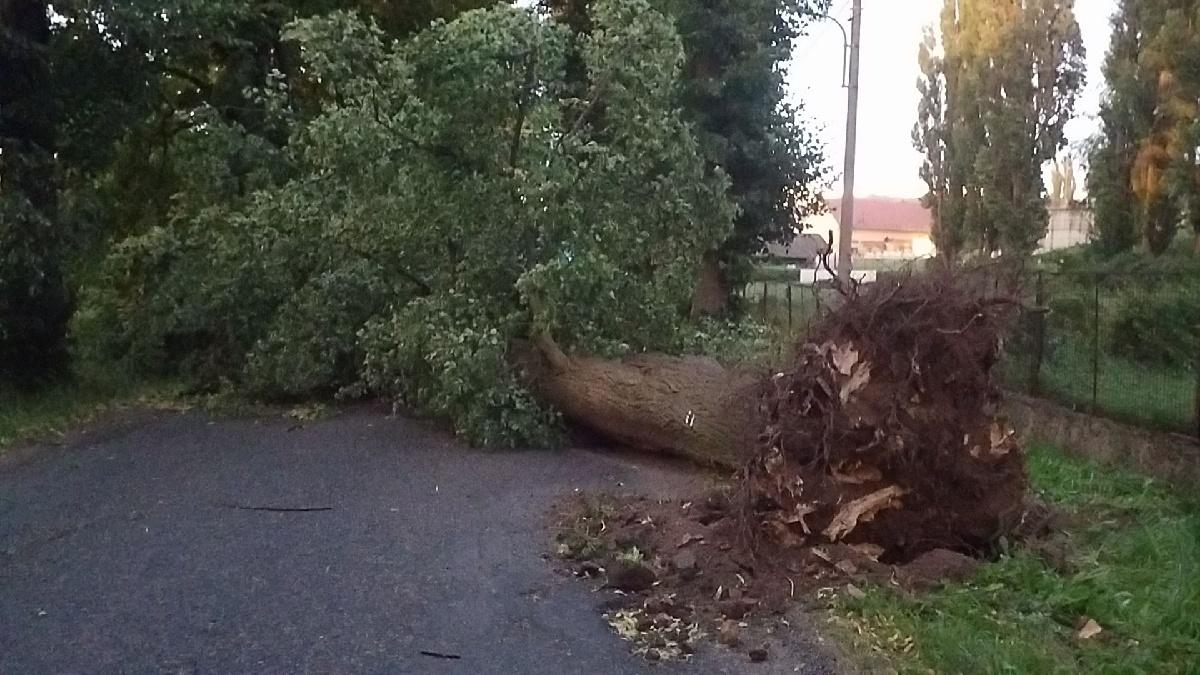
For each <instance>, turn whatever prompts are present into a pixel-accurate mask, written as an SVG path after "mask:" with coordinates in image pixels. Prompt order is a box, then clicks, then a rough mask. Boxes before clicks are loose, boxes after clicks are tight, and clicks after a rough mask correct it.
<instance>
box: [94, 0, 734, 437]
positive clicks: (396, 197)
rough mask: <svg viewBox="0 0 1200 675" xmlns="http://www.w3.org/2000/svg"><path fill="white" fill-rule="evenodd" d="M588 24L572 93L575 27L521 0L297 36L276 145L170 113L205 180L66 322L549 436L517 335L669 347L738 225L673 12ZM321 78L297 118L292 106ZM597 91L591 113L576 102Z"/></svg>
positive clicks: (616, 0) (596, 12)
mask: <svg viewBox="0 0 1200 675" xmlns="http://www.w3.org/2000/svg"><path fill="white" fill-rule="evenodd" d="M592 20H593V22H594V25H595V27H596V30H594V31H593V32H592V34H591V35H589V36H587V37H585V38H584V39H583V42H582V45H581V49H580V51H579V55H580V59H581V61H580V63H581V64H582V66H583V68H584V69H585V72H586V75H587V83H588V86H587V91H590V92H593V95H594V96H595V97H596V98H594V99H593V100H591V101H584V102H582V103H581V102H580V101H578V100H576V98H575V97H573V96H572V95H571V93H572V89H571V83H570V82H569V78H568V76H567V70H568V55H569V53H570V51H571V50H570V40H571V37H570V34H569V31H568V30H567V29H565V28H563V27H561V26H558V25H555V24H552V23H547V22H545V21H543V20H541V19H539V18H538V17H537V16H536V15H535V14H534V13H532V12H530V11H527V10H522V9H513V8H507V7H496V8H492V9H488V10H476V11H471V12H467V13H465V14H463V15H461V16H460V17H459V18H457V19H455V20H453V21H450V22H439V23H436V24H435V25H434V26H433V27H432V28H430V29H429V30H427V31H424V32H421V33H419V34H417V35H415V36H414V37H412V38H411V39H409V40H404V41H396V40H392V39H390V38H389V37H388V36H387V35H386V34H385V33H384V32H383V31H382V30H381V29H380V28H378V27H377V24H375V23H374V22H371V21H367V22H364V21H362V20H361V19H360V18H358V17H357V16H355V15H353V14H349V13H345V12H339V13H333V14H330V15H327V16H322V17H315V18H309V19H303V20H300V21H298V22H295V23H293V24H291V25H290V26H289V27H288V28H287V29H286V30H285V31H284V32H283V33H282V37H283V38H284V40H285V41H286V42H287V43H288V44H291V45H294V47H295V50H296V53H297V54H298V56H299V58H301V59H302V60H303V61H302V62H303V63H304V64H305V67H304V73H305V78H304V80H303V81H296V82H293V81H286V82H282V83H280V84H279V87H278V88H277V90H275V93H269V92H267V93H265V94H264V98H265V99H270V100H273V101H275V102H276V104H278V105H271V106H265V107H267V108H270V109H273V110H277V111H278V114H274V115H273V117H274V118H276V119H280V120H285V121H286V123H287V125H288V129H289V133H288V138H287V142H286V144H285V145H283V146H277V145H274V144H272V143H270V142H268V141H266V140H264V139H263V138H262V137H260V136H257V135H256V134H254V133H251V132H250V130H249V129H248V128H247V126H246V125H245V124H243V123H242V122H240V121H238V120H231V119H229V118H228V116H226V115H223V114H221V111H220V110H218V109H215V108H214V107H213V106H211V105H202V106H200V107H198V108H196V109H194V110H190V111H188V112H187V113H186V115H185V116H186V118H187V119H188V121H189V125H188V127H187V129H186V130H184V131H181V132H180V143H181V145H182V149H181V151H180V158H179V159H178V160H176V161H178V162H186V164H184V165H183V167H186V171H182V172H181V173H182V174H186V175H190V176H194V177H195V180H196V183H197V185H196V186H194V187H193V188H191V189H189V190H188V191H187V194H188V195H190V196H189V197H188V198H187V199H180V200H176V202H175V203H174V204H173V207H172V209H171V212H170V214H169V218H168V220H167V221H166V222H165V223H164V224H162V225H155V226H153V227H150V228H149V229H147V230H146V231H145V232H144V233H143V234H140V235H136V236H133V237H130V238H128V239H126V240H125V241H123V242H122V243H121V244H120V245H119V246H118V247H117V249H116V250H115V252H114V253H113V255H111V256H110V257H109V259H108V260H107V261H106V263H105V265H104V272H103V283H102V284H100V285H99V287H98V289H99V290H97V291H96V292H95V293H93V294H92V295H91V296H90V297H89V298H88V302H87V305H86V308H85V311H84V313H83V315H82V316H81V321H80V323H81V330H82V331H84V332H88V331H91V332H92V333H94V334H104V335H108V336H110V337H111V339H110V340H109V341H108V348H109V349H110V350H112V352H113V353H117V354H125V355H127V356H128V357H130V358H131V360H132V361H133V362H135V363H142V364H147V365H155V364H157V365H158V366H159V367H162V368H168V369H170V368H175V367H178V368H182V369H183V370H184V371H185V372H186V373H188V374H189V375H190V376H191V377H192V378H193V380H194V381H196V382H197V383H199V384H202V385H207V386H220V385H221V384H222V383H224V382H228V383H233V384H236V385H239V386H244V387H250V388H253V389H255V390H257V391H258V392H260V393H262V394H264V395H267V396H275V397H279V396H302V395H307V394H310V393H313V392H321V391H334V390H339V389H340V390H343V391H345V392H347V393H359V392H371V393H376V394H383V395H388V396H393V397H395V398H396V399H397V400H398V401H399V402H401V403H403V404H404V405H407V406H411V407H413V408H416V409H419V410H421V411H424V412H427V413H431V414H434V415H437V416H440V417H443V418H448V419H453V420H454V423H455V426H456V428H457V429H458V430H459V431H460V432H461V433H462V434H463V435H464V436H466V437H467V438H469V439H470V440H472V441H475V442H479V443H485V444H518V443H539V442H546V441H547V440H548V434H549V433H551V431H552V430H553V420H554V416H553V414H552V413H551V412H550V411H548V410H547V409H545V408H543V407H542V406H541V405H539V404H538V403H536V402H535V401H534V400H533V398H532V397H531V395H530V394H529V393H528V392H526V391H525V389H524V388H523V387H522V386H521V385H520V383H519V381H518V378H517V374H516V372H515V371H514V370H513V368H512V366H511V365H510V361H509V359H508V352H509V349H510V348H511V345H512V344H513V343H514V341H516V340H521V339H535V340H537V339H547V338H550V337H552V339H554V340H555V341H557V343H558V344H560V345H562V346H563V347H564V348H566V349H568V350H570V349H579V350H585V351H588V352H591V353H598V354H617V353H624V352H636V351H641V350H646V349H679V348H681V347H683V346H684V345H685V336H684V333H683V332H681V331H680V327H681V321H680V319H681V316H682V310H683V308H684V307H685V306H686V304H687V301H688V298H689V297H690V293H691V287H692V281H693V275H694V269H695V264H696V261H697V260H698V259H699V257H700V255H701V254H702V252H703V251H705V250H708V249H711V248H712V247H714V246H715V245H717V244H718V243H719V242H721V241H723V240H724V239H725V238H726V237H727V236H728V234H729V231H730V227H731V221H732V218H733V213H734V209H733V206H732V205H731V204H730V202H729V201H728V199H727V198H726V192H727V184H728V181H727V179H725V177H724V176H723V175H722V174H721V173H720V172H719V171H716V172H712V171H708V170H706V166H705V163H704V161H703V159H702V153H701V150H700V148H699V145H698V143H697V141H696V139H695V138H694V136H693V134H692V132H691V130H690V127H689V126H688V125H687V124H686V122H685V121H684V119H683V118H682V116H681V115H680V113H679V111H678V109H677V108H676V106H675V102H676V97H677V95H676V83H677V81H678V77H679V73H680V70H681V68H682V67H683V64H684V56H683V50H682V48H681V46H680V42H679V38H678V36H677V35H676V33H675V31H674V29H673V28H672V26H671V23H670V22H669V21H668V20H666V19H665V18H664V17H663V16H662V15H661V14H659V13H657V12H655V11H653V10H651V9H650V8H649V7H648V6H647V5H646V4H645V2H644V1H643V0H603V1H601V2H597V3H596V5H595V6H594V8H593V11H592ZM313 87H316V88H318V89H319V90H320V95H319V96H316V97H315V99H314V100H315V101H316V102H317V105H318V110H317V111H316V112H315V113H314V114H310V115H304V114H300V112H302V111H299V110H298V109H297V104H296V103H295V101H294V97H293V96H292V94H294V93H295V91H296V90H297V88H308V90H309V91H312V88H313ZM600 97H602V100H603V105H604V124H603V125H602V126H594V125H591V124H587V123H584V122H580V121H579V118H578V117H576V118H575V119H574V120H573V119H572V117H571V116H570V115H569V114H568V113H569V111H570V110H573V109H577V108H578V107H579V106H580V105H581V104H582V105H583V106H585V107H587V106H589V105H593V104H599V102H600ZM235 159H236V161H234V160H235ZM183 167H181V168H183ZM238 167H253V168H254V170H253V171H250V172H246V171H243V170H240V169H239V168H238ZM237 176H240V177H241V178H240V179H237V180H235V178H236V177H237ZM204 185H207V186H211V187H210V188H209V190H210V191H209V192H205V190H204V188H203V187H202V186H204Z"/></svg>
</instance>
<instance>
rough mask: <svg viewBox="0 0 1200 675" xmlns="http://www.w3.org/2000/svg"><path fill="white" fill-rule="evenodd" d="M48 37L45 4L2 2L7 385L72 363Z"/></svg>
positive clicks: (1, 316)
mask: <svg viewBox="0 0 1200 675" xmlns="http://www.w3.org/2000/svg"><path fill="white" fill-rule="evenodd" d="M50 39H51V30H50V19H49V16H48V14H47V6H46V3H45V2H42V1H39V0H0V73H3V76H2V77H0V388H2V387H5V386H16V387H19V388H28V387H32V386H34V385H36V384H38V383H40V382H42V381H45V380H46V379H49V378H53V377H55V376H58V375H61V374H63V373H64V372H66V368H67V348H66V325H67V320H68V319H69V317H70V313H71V302H70V299H69V295H68V293H67V288H66V284H65V281H64V278H63V260H64V252H65V245H66V235H65V233H64V232H63V231H62V230H61V229H60V228H59V226H58V223H57V220H56V214H57V208H58V195H57V185H58V171H57V169H56V166H55V153H56V152H57V144H58V112H57V111H58V106H57V105H56V101H55V100H54V97H53V92H52V86H51V81H52V76H51V64H50V60H49V54H48V51H49V44H50Z"/></svg>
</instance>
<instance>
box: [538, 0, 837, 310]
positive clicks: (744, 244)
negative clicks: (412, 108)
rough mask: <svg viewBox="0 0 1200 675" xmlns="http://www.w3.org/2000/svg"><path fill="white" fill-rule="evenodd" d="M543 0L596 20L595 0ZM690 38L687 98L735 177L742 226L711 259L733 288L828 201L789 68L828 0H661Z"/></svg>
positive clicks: (704, 140) (712, 163)
mask: <svg viewBox="0 0 1200 675" xmlns="http://www.w3.org/2000/svg"><path fill="white" fill-rule="evenodd" d="M544 4H545V5H546V6H547V7H548V8H549V9H550V11H551V13H552V15H553V16H555V17H556V18H557V19H558V20H559V21H560V22H561V23H563V24H565V25H567V26H569V27H570V28H571V29H572V30H573V31H574V32H575V33H576V34H578V35H586V34H587V33H588V32H589V31H590V30H591V25H592V19H591V17H590V15H589V12H590V10H589V5H590V4H592V0H546V1H545V2H544ZM652 4H653V5H654V6H655V7H657V8H659V9H660V10H661V11H662V12H663V13H664V14H666V15H667V16H669V17H671V18H672V19H673V20H674V22H675V25H676V27H677V29H678V31H679V34H680V37H681V39H682V42H683V47H684V53H685V62H684V68H683V72H682V90H681V92H680V94H681V99H680V100H681V105H682V106H683V110H684V113H685V115H686V117H687V119H688V120H689V121H691V122H692V123H693V125H694V126H695V128H696V133H697V137H698V139H699V142H700V147H701V149H702V150H703V153H704V157H705V160H706V162H707V164H708V167H709V170H710V172H711V171H714V170H716V169H717V168H720V170H721V171H723V172H724V173H726V174H727V175H728V176H729V179H730V181H731V190H730V194H731V196H732V198H733V200H734V202H735V203H736V205H737V207H738V215H737V218H736V220H735V227H734V229H733V231H732V233H731V234H730V236H729V238H727V239H726V240H725V241H724V242H722V244H721V246H720V247H719V250H718V251H715V252H714V253H715V255H713V256H710V260H712V261H719V263H720V264H721V267H722V269H723V272H722V279H721V281H722V287H723V290H724V292H725V293H726V295H729V296H731V295H732V293H733V290H734V289H736V288H739V287H740V286H741V285H742V283H743V282H744V281H745V280H746V275H747V273H748V271H749V265H748V262H749V257H750V256H753V255H756V254H759V253H762V252H763V251H764V250H765V248H766V245H767V244H768V243H771V242H788V241H790V240H791V238H792V235H793V233H794V232H795V231H796V229H797V228H798V227H799V226H800V220H801V218H802V217H803V216H805V215H807V214H808V213H811V212H813V211H815V210H816V209H818V208H820V206H819V198H820V194H819V190H820V189H821V187H823V183H824V181H825V178H826V175H827V167H826V165H825V164H824V158H823V154H822V152H821V146H820V144H819V142H818V141H817V140H816V138H815V137H814V135H813V134H812V133H811V131H810V130H809V129H808V128H807V127H806V126H805V124H804V123H803V119H802V115H803V111H802V109H800V108H799V107H796V106H794V105H792V104H789V103H788V102H787V101H786V100H785V98H786V91H785V84H784V75H785V67H786V62H787V60H788V59H789V58H790V56H791V53H792V45H793V43H794V41H795V40H796V38H797V37H798V36H799V35H800V34H801V33H802V31H803V30H804V27H805V26H806V25H807V24H808V23H809V22H810V21H812V20H813V19H814V17H817V16H819V15H820V14H821V13H823V12H824V11H826V10H827V9H828V7H829V2H828V0H740V1H736V2H735V1H732V0H720V1H718V2H705V3H697V2H690V1H685V0H653V2H652Z"/></svg>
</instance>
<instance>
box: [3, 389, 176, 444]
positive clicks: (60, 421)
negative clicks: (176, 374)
mask: <svg viewBox="0 0 1200 675" xmlns="http://www.w3.org/2000/svg"><path fill="white" fill-rule="evenodd" d="M177 388H178V387H177V386H176V385H174V384H173V383H167V382H147V381H144V380H136V379H132V378H130V377H128V376H126V375H124V374H122V373H120V372H117V371H115V370H113V369H107V368H86V369H84V370H83V372H81V373H80V374H79V376H78V377H77V378H76V379H75V380H74V381H72V382H65V383H62V384H57V385H52V386H49V387H47V388H45V389H42V390H39V391H37V392H35V393H20V392H14V391H7V390H3V389H0V455H2V454H3V453H4V451H5V450H6V449H7V448H10V447H12V446H13V445H15V444H17V443H21V442H24V441H31V440H42V439H46V438H52V437H54V436H61V435H62V434H63V433H65V432H66V430H67V429H68V428H69V427H71V426H74V425H77V424H80V423H83V422H86V421H88V420H90V419H94V418H95V417H97V416H98V415H100V414H103V413H105V412H109V411H112V410H117V409H120V408H123V407H128V406H131V405H135V404H143V403H149V402H161V401H164V400H167V399H172V398H174V397H175V395H176V393H177V392H176V390H177Z"/></svg>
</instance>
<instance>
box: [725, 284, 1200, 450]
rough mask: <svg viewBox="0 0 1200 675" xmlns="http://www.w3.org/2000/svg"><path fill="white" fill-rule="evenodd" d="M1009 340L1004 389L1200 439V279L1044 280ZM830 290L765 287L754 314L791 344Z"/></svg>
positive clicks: (753, 290)
mask: <svg viewBox="0 0 1200 675" xmlns="http://www.w3.org/2000/svg"><path fill="white" fill-rule="evenodd" d="M1019 292H1020V293H1021V294H1022V296H1023V297H1022V298H1021V299H1022V300H1023V309H1022V310H1021V313H1020V316H1019V317H1018V319H1017V321H1016V324H1015V327H1014V330H1013V331H1012V333H1011V335H1009V336H1008V338H1007V339H1006V341H1005V349H1004V352H1005V356H1004V360H1003V361H1002V363H1001V365H1000V368H999V370H1000V376H1001V379H1002V381H1003V383H1004V385H1005V386H1006V387H1008V388H1009V389H1011V390H1014V391H1018V392H1021V393H1026V394H1030V395H1033V396H1037V397H1040V398H1045V399H1048V400H1052V401H1055V402H1057V403H1060V404H1063V405H1066V406H1068V407H1071V408H1074V409H1076V410H1080V411H1082V412H1087V413H1091V414H1095V415H1099V416H1103V417H1109V418H1112V419H1116V420H1119V421H1122V422H1125V423H1128V424H1132V425H1136V426H1141V427H1145V428H1150V429H1156V430H1164V431H1171V432H1176V433H1183V434H1189V435H1193V436H1195V437H1197V438H1200V278H1196V276H1195V275H1194V274H1186V273H1178V274H1115V273H1104V274H1095V273H1074V272H1062V273H1051V272H1038V273H1034V274H1030V275H1027V276H1026V277H1025V278H1023V279H1022V283H1021V290H1020V291H1019ZM822 293H826V294H827V293H828V289H821V288H820V287H813V286H810V285H806V284H801V283H799V282H793V281H757V282H754V283H751V284H750V285H748V286H747V287H746V288H745V289H743V294H742V295H743V298H744V302H746V303H747V305H746V306H747V308H748V310H749V311H750V313H751V315H753V316H754V317H756V318H758V319H759V320H761V321H762V322H763V323H765V324H767V325H768V326H770V327H771V328H772V330H773V332H774V333H775V334H776V335H777V336H778V337H779V338H781V339H782V340H783V341H786V342H788V343H790V341H792V340H794V339H796V338H797V337H800V336H802V335H804V334H805V333H807V331H808V328H809V327H810V326H811V324H812V321H813V320H814V318H815V317H816V316H817V315H818V313H819V311H820V308H821V307H822V306H828V300H829V298H828V295H822Z"/></svg>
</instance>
